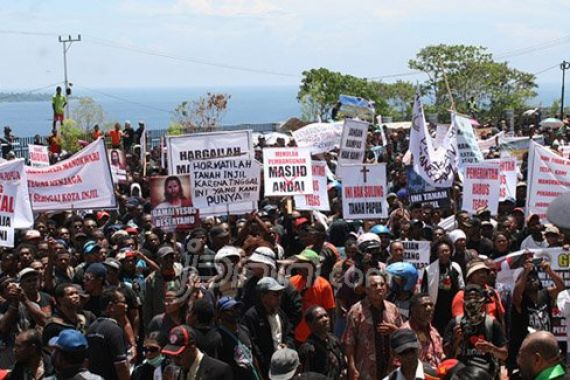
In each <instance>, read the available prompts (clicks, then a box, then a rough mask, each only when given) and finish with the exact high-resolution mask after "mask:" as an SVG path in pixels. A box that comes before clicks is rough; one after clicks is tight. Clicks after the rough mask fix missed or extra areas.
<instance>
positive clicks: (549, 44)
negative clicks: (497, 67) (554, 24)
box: [495, 35, 570, 59]
mask: <svg viewBox="0 0 570 380" xmlns="http://www.w3.org/2000/svg"><path fill="white" fill-rule="evenodd" d="M567 43H570V35H568V36H564V37H559V38H556V39H553V40H550V41H544V42H541V43H538V44H534V45H530V46H526V47H522V48H517V49H513V50H508V51H506V52H503V53H500V54H497V55H496V56H495V58H497V59H502V58H512V57H518V56H521V55H525V54H530V53H534V52H537V51H540V50H546V49H550V48H553V47H555V46H558V45H563V44H567Z"/></svg>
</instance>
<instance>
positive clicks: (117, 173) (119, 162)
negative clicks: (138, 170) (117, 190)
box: [107, 149, 127, 183]
mask: <svg viewBox="0 0 570 380" xmlns="http://www.w3.org/2000/svg"><path fill="white" fill-rule="evenodd" d="M107 155H108V156H109V166H110V167H111V177H112V178H113V183H127V158H126V157H125V152H123V151H122V150H120V149H109V150H107Z"/></svg>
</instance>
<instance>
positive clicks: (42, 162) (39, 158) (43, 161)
mask: <svg viewBox="0 0 570 380" xmlns="http://www.w3.org/2000/svg"><path fill="white" fill-rule="evenodd" d="M28 158H29V159H30V164H31V165H32V166H33V167H41V166H49V152H48V147H47V146H44V145H33V144H28Z"/></svg>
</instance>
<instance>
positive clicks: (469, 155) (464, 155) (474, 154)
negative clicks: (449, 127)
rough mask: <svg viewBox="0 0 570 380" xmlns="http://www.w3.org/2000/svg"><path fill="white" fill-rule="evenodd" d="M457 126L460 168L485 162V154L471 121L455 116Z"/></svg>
mask: <svg viewBox="0 0 570 380" xmlns="http://www.w3.org/2000/svg"><path fill="white" fill-rule="evenodd" d="M454 122H455V123H456V124H457V148H458V149H459V167H460V168H462V167H464V166H465V165H466V164H473V163H476V162H481V161H483V154H482V153H481V150H480V149H479V144H477V140H476V138H475V133H473V126H472V124H471V119H468V118H466V117H463V116H459V115H455V117H454Z"/></svg>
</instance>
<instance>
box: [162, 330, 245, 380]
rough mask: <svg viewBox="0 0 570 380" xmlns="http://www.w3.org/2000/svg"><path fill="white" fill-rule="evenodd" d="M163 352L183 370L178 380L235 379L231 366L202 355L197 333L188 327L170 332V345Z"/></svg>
mask: <svg viewBox="0 0 570 380" xmlns="http://www.w3.org/2000/svg"><path fill="white" fill-rule="evenodd" d="M161 352H162V353H163V354H164V355H168V356H170V357H171V358H172V361H173V362H174V364H176V365H177V366H179V367H180V368H181V369H182V371H181V372H180V373H179V375H178V377H177V380H183V379H212V380H232V379H233V378H234V377H233V374H232V370H231V368H230V366H229V365H227V364H226V363H224V362H222V361H219V360H217V359H214V358H212V357H210V356H208V355H207V354H204V353H202V351H200V350H199V349H198V347H196V332H195V331H194V329H192V328H191V327H190V326H188V325H180V326H177V327H175V328H173V329H172V330H170V335H169V338H168V344H167V345H166V346H164V348H163V349H162V351H161Z"/></svg>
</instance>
